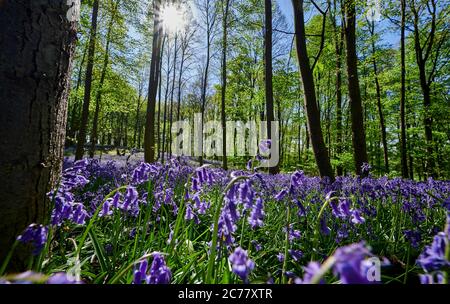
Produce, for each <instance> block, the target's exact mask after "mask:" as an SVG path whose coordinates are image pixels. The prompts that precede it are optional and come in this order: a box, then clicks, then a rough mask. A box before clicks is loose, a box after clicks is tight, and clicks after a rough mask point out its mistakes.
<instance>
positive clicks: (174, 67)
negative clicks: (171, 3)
mask: <svg viewBox="0 0 450 304" xmlns="http://www.w3.org/2000/svg"><path fill="white" fill-rule="evenodd" d="M177 47H178V34H175V45H174V57H173V74H172V88H171V90H170V111H169V143H168V145H169V147H168V149H167V150H168V151H169V157H172V125H173V101H174V100H173V98H174V94H175V79H176V71H177V69H176V67H177V57H178V49H177Z"/></svg>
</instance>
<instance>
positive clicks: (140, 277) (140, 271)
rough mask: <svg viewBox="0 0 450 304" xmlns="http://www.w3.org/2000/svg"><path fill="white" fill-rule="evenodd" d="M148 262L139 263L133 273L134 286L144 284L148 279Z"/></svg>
mask: <svg viewBox="0 0 450 304" xmlns="http://www.w3.org/2000/svg"><path fill="white" fill-rule="evenodd" d="M147 268H148V262H147V260H144V261H142V262H140V263H138V264H137V265H136V267H135V270H134V273H133V284H142V282H143V281H145V279H146V277H147Z"/></svg>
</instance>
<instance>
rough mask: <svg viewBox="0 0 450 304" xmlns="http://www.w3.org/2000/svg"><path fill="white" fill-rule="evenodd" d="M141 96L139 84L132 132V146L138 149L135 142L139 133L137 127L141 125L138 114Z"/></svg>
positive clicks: (138, 146) (139, 112)
mask: <svg viewBox="0 0 450 304" xmlns="http://www.w3.org/2000/svg"><path fill="white" fill-rule="evenodd" d="M141 98H142V84H139V95H138V99H137V108H136V124H135V125H134V133H133V146H134V147H135V148H137V149H140V148H141V147H140V145H138V144H137V141H138V140H137V136H138V133H139V131H138V130H139V128H140V125H141V120H140V117H139V116H140V115H141Z"/></svg>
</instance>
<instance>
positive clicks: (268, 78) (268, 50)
mask: <svg viewBox="0 0 450 304" xmlns="http://www.w3.org/2000/svg"><path fill="white" fill-rule="evenodd" d="M264 8H265V34H264V47H265V52H264V64H265V85H266V116H267V117H266V119H267V138H268V139H270V140H272V147H273V146H274V145H279V142H278V141H276V142H275V141H274V138H272V122H274V121H275V113H274V106H273V83H272V78H273V67H272V65H273V64H272V1H271V0H264ZM269 172H270V174H278V173H279V172H280V170H279V167H278V165H277V166H273V167H270V168H269Z"/></svg>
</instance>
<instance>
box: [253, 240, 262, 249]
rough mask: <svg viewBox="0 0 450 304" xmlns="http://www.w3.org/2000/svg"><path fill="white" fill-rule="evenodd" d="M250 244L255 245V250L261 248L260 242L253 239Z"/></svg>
mask: <svg viewBox="0 0 450 304" xmlns="http://www.w3.org/2000/svg"><path fill="white" fill-rule="evenodd" d="M252 245H253V247H255V250H256V251H261V250H262V245H261V244H260V243H258V242H257V241H255V240H253V241H252Z"/></svg>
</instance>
